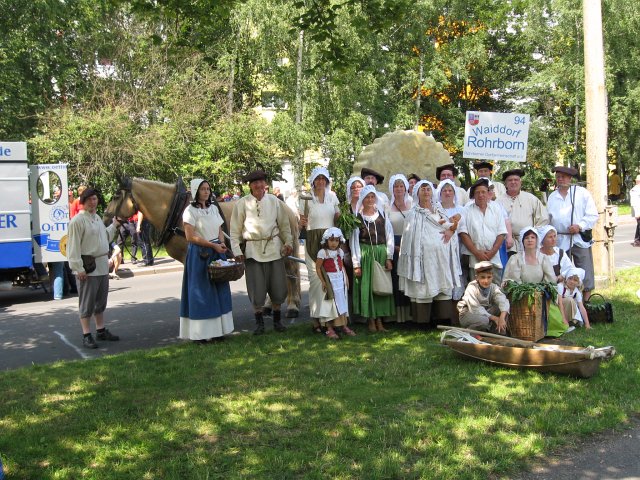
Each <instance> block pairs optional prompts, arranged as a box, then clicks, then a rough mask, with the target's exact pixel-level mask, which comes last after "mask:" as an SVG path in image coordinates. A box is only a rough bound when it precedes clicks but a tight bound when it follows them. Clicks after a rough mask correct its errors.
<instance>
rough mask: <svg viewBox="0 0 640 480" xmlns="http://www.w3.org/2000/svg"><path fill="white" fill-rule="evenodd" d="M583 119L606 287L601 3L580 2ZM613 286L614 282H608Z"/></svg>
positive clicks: (599, 276)
mask: <svg viewBox="0 0 640 480" xmlns="http://www.w3.org/2000/svg"><path fill="white" fill-rule="evenodd" d="M582 8H583V15H584V67H585V68H584V70H585V117H586V131H587V136H586V139H587V142H586V145H587V148H586V153H587V188H588V189H589V191H590V192H591V194H592V195H593V199H594V200H595V204H596V207H597V209H598V212H599V213H600V218H599V219H598V223H597V224H596V227H595V228H594V230H593V233H594V235H593V239H594V240H595V243H594V244H593V248H592V250H593V266H594V269H595V274H596V282H598V280H599V281H600V284H601V285H602V284H606V280H607V278H608V275H609V256H608V254H607V251H606V249H605V241H606V238H607V236H606V233H605V230H604V210H605V207H606V205H607V98H606V90H605V83H604V79H605V77H604V47H603V40H602V7H601V3H600V0H597V1H594V0H583V2H582ZM609 281H611V282H613V281H614V279H613V278H610V279H609Z"/></svg>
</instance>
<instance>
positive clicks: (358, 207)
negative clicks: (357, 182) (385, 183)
mask: <svg viewBox="0 0 640 480" xmlns="http://www.w3.org/2000/svg"><path fill="white" fill-rule="evenodd" d="M370 193H373V194H374V195H375V196H376V208H377V209H378V211H379V212H383V211H384V205H383V204H382V200H380V197H379V196H378V190H376V187H375V186H374V185H365V187H364V188H363V189H362V190H360V198H358V204H357V205H356V213H360V210H362V201H363V200H364V198H365V197H366V196H367V195H369V194H370Z"/></svg>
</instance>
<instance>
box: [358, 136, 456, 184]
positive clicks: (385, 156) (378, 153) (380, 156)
mask: <svg viewBox="0 0 640 480" xmlns="http://www.w3.org/2000/svg"><path fill="white" fill-rule="evenodd" d="M450 163H453V159H452V158H451V156H450V155H449V152H448V151H447V150H446V149H445V148H444V147H443V146H442V143H440V142H436V140H435V139H434V138H433V137H432V136H430V135H425V134H424V133H422V132H417V131H415V130H397V131H395V132H389V133H385V134H384V135H383V136H382V137H380V138H376V139H375V140H374V142H373V143H372V144H371V145H367V146H366V147H365V148H364V150H363V151H362V153H360V155H358V158H357V159H356V161H355V162H354V163H353V175H360V170H361V169H362V168H363V167H368V168H371V169H373V170H375V171H377V172H379V173H381V174H382V175H384V184H383V185H378V187H377V188H378V190H379V191H381V192H384V193H387V194H388V193H389V190H388V188H387V187H388V182H389V178H390V177H391V175H394V174H396V173H403V174H404V175H409V174H410V173H415V174H416V175H418V176H419V177H420V178H423V179H426V180H430V181H432V182H434V183H435V180H436V168H437V167H439V166H441V165H447V164H450Z"/></svg>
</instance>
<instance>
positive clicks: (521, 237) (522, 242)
mask: <svg viewBox="0 0 640 480" xmlns="http://www.w3.org/2000/svg"><path fill="white" fill-rule="evenodd" d="M529 232H532V233H533V234H534V235H535V236H536V238H537V244H536V246H537V248H536V252H537V254H540V244H541V243H542V240H541V239H540V234H539V233H538V231H537V230H536V229H535V227H532V226H528V227H524V228H523V229H522V230H520V233H519V235H520V240H519V241H520V246H521V247H522V258H523V259H524V236H525V235H526V234H527V233H529ZM536 256H537V255H536Z"/></svg>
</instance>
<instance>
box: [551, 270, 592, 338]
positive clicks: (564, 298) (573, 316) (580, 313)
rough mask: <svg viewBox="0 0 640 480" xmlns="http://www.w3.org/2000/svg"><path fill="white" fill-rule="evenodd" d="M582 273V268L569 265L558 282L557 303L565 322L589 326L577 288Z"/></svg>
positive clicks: (582, 278) (580, 293)
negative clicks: (561, 279) (562, 279)
mask: <svg viewBox="0 0 640 480" xmlns="http://www.w3.org/2000/svg"><path fill="white" fill-rule="evenodd" d="M584 275H585V272H584V270H583V269H582V268H576V267H571V268H569V269H568V270H567V272H566V277H565V279H564V281H563V282H561V283H559V284H558V304H559V305H560V311H561V312H562V318H563V320H564V321H565V323H567V322H568V323H569V325H571V326H574V327H582V326H584V327H585V328H591V325H590V324H589V316H588V315H587V310H586V309H585V308H584V304H583V303H582V292H581V291H580V288H579V287H580V285H581V284H582V281H583V280H584Z"/></svg>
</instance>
